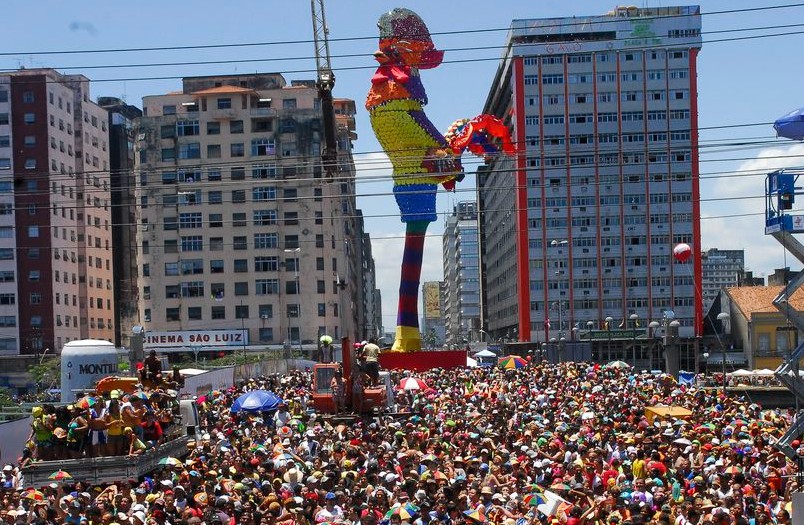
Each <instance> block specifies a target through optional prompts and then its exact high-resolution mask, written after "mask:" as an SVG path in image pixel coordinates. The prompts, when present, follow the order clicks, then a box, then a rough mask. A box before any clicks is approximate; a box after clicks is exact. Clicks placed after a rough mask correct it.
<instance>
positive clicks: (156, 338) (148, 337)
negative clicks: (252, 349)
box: [142, 330, 248, 352]
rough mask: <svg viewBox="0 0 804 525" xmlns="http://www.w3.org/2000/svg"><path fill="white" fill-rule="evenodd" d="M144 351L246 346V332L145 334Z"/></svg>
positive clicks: (182, 350)
mask: <svg viewBox="0 0 804 525" xmlns="http://www.w3.org/2000/svg"><path fill="white" fill-rule="evenodd" d="M142 343H143V345H142V346H143V348H144V349H145V350H162V351H171V350H172V351H174V352H186V351H188V350H190V351H191V350H193V349H195V348H197V347H202V346H203V347H223V346H246V345H247V344H248V330H173V331H166V332H145V333H144V334H143V341H142Z"/></svg>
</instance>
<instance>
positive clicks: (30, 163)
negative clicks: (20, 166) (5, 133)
mask: <svg viewBox="0 0 804 525" xmlns="http://www.w3.org/2000/svg"><path fill="white" fill-rule="evenodd" d="M25 169H26V170H35V169H36V159H25Z"/></svg>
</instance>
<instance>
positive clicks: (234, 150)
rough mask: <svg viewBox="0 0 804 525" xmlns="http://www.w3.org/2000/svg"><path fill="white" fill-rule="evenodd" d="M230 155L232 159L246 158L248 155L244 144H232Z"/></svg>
mask: <svg viewBox="0 0 804 525" xmlns="http://www.w3.org/2000/svg"><path fill="white" fill-rule="evenodd" d="M230 154H231V156H232V157H244V156H245V155H246V148H245V146H244V145H243V143H242V142H232V144H231V145H230Z"/></svg>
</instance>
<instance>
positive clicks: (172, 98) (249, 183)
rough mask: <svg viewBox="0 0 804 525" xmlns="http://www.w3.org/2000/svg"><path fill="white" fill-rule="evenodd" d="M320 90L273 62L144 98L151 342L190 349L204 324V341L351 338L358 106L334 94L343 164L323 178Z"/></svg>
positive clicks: (144, 309) (144, 238)
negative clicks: (290, 78)
mask: <svg viewBox="0 0 804 525" xmlns="http://www.w3.org/2000/svg"><path fill="white" fill-rule="evenodd" d="M317 95H318V92H317V90H316V88H315V83H314V82H310V81H294V82H293V83H291V84H290V85H288V84H287V83H286V81H285V79H284V77H283V76H282V75H281V74H276V73H275V74H254V75H227V76H207V77H191V78H185V79H184V80H183V85H182V89H181V91H178V92H173V93H167V94H164V95H155V96H148V97H145V98H144V99H143V111H144V116H143V117H142V119H140V124H139V128H138V130H137V132H138V143H137V156H138V158H137V172H138V173H137V177H138V180H137V203H138V212H139V228H138V246H139V256H138V261H139V272H138V273H139V276H138V281H139V287H140V290H139V306H140V314H141V319H140V320H141V322H142V324H143V326H144V328H145V329H146V331H147V333H150V334H152V336H150V337H149V336H147V335H146V338H145V343H146V347H148V346H151V347H152V348H153V347H155V346H163V347H173V348H174V349H177V348H178V349H179V350H181V348H180V347H181V346H185V348H184V349H185V350H187V349H188V348H187V346H189V345H188V338H189V337H190V336H193V335H195V337H193V341H194V344H195V345H196V346H197V348H189V349H191V350H194V351H200V350H206V349H211V348H214V347H215V346H226V343H228V344H230V345H231V344H234V345H237V346H239V345H241V344H242V345H243V346H244V347H245V346H246V345H248V346H252V347H253V346H259V347H267V346H271V345H275V346H276V345H284V346H285V347H287V346H290V345H292V346H293V347H299V346H302V345H304V348H305V350H308V349H310V348H311V347H314V346H315V345H316V344H317V342H318V340H319V337H320V335H322V334H325V333H326V334H328V335H330V336H332V337H333V338H334V339H336V340H337V339H339V338H340V337H342V336H349V337H352V338H354V337H355V335H356V331H357V318H356V312H357V310H358V309H357V303H358V302H359V300H360V295H361V294H362V286H361V282H360V272H359V262H358V254H359V252H360V244H361V242H362V234H363V232H362V230H361V229H360V227H359V226H358V220H357V219H358V214H357V212H356V208H355V188H354V175H355V174H354V165H353V161H352V154H351V147H352V146H351V144H352V140H353V139H354V138H356V135H354V113H355V104H354V102H353V101H351V100H346V99H337V100H336V101H335V108H336V124H337V129H338V142H339V173H338V175H337V177H336V178H335V179H334V180H330V179H325V178H324V176H323V174H322V168H321V141H322V129H323V128H322V125H321V124H322V120H321V109H320V99H319V98H318V96H317ZM200 332H201V334H200V337H201V340H200V341H199V340H198V334H199V333H200ZM242 332H245V338H243V337H240V336H239V335H238V334H239V333H242ZM153 334H156V335H153ZM166 349H167V348H166Z"/></svg>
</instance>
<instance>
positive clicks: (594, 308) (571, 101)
mask: <svg viewBox="0 0 804 525" xmlns="http://www.w3.org/2000/svg"><path fill="white" fill-rule="evenodd" d="M700 27H701V20H700V13H699V9H698V8H697V7H694V6H693V7H663V8H645V9H639V8H634V7H628V8H617V9H615V10H614V11H612V12H609V13H607V14H605V15H602V16H590V17H573V18H565V19H561V18H558V19H538V20H515V21H514V22H513V23H512V29H511V31H510V33H509V38H508V50H507V53H506V55H505V56H504V58H503V61H502V63H501V66H500V68H499V70H498V73H497V76H496V78H495V80H494V82H493V84H492V88H491V91H490V93H489V96H488V99H487V102H486V107H485V112H487V113H493V114H495V115H498V116H500V117H502V118H504V119H505V121H506V122H507V123H508V125H509V126H510V128H511V129H512V132H513V135H514V137H515V141H516V143H517V144H519V145H520V154H519V155H518V156H517V157H516V159H509V158H503V159H500V160H498V161H497V162H496V163H493V164H492V165H491V166H489V167H488V168H486V169H484V170H481V172H480V173H479V174H478V185H479V209H480V213H481V218H482V223H483V225H482V226H481V231H482V232H483V239H482V246H483V248H482V260H483V272H484V273H485V276H484V285H485V286H486V288H487V289H486V290H485V291H484V324H485V325H486V326H487V328H486V330H487V331H488V332H489V333H491V334H492V337H493V338H495V339H496V338H500V337H505V336H506V334H510V333H514V334H518V335H516V337H517V338H518V339H520V340H522V341H549V340H550V339H551V338H567V339H569V338H570V337H572V328H576V327H578V326H579V325H580V326H588V323H589V322H590V321H591V322H592V325H593V327H594V328H598V329H599V328H602V327H603V326H604V325H605V322H606V319H608V318H610V319H611V321H610V323H615V324H616V325H617V326H623V327H634V328H637V327H639V326H640V325H641V326H645V325H646V324H648V323H649V322H650V321H653V320H659V321H660V320H662V319H663V318H664V317H666V316H667V315H673V316H674V317H675V319H677V320H678V321H679V322H680V323H681V328H680V333H681V336H682V337H689V336H692V335H695V334H697V333H699V332H700V329H701V326H702V301H701V299H700V297H699V296H696V293H695V289H696V285H697V286H700V283H701V266H700V258H698V257H693V258H692V259H691V260H689V261H687V262H686V263H681V262H679V261H676V260H674V258H673V254H672V252H673V247H674V246H675V245H676V244H678V243H681V242H684V243H687V244H690V245H691V246H692V247H693V251H696V247H697V251H698V252H700V210H699V184H698V156H697V131H698V120H697V83H696V82H697V80H696V77H697V72H696V67H697V54H698V51H699V49H700V46H701V38H700ZM671 311H672V314H670V313H669V312H671Z"/></svg>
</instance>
